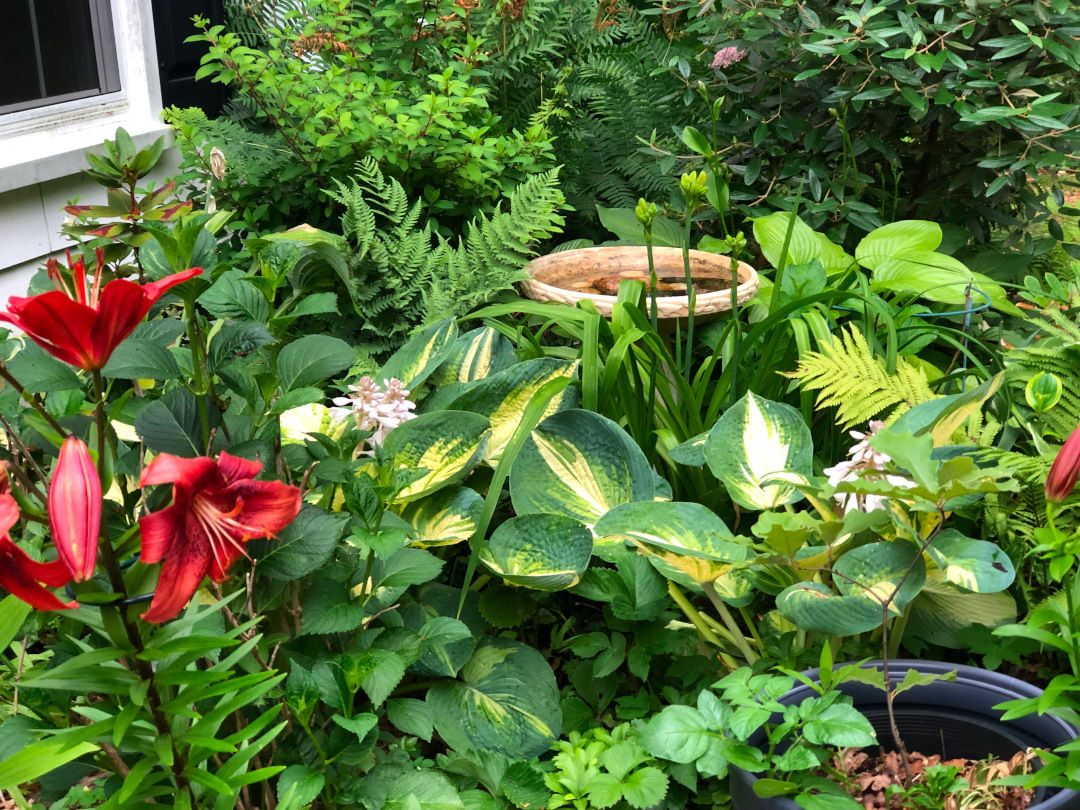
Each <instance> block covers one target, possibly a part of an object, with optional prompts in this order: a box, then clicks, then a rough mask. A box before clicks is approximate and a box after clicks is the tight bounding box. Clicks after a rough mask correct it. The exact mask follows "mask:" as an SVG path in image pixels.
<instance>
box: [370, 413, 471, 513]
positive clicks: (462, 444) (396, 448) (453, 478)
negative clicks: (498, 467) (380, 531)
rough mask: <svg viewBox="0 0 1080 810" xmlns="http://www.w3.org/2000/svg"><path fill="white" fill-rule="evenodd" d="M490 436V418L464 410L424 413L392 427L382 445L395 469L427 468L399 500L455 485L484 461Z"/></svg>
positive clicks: (406, 499)
mask: <svg viewBox="0 0 1080 810" xmlns="http://www.w3.org/2000/svg"><path fill="white" fill-rule="evenodd" d="M489 435H490V427H489V425H488V420H487V419H485V418H484V417H483V416H480V415H479V414H475V413H467V412H465V411H434V412H432V413H425V414H421V415H420V416H418V417H416V418H415V419H410V420H409V421H408V422H405V423H403V424H401V425H399V426H398V427H396V428H394V429H393V430H391V431H390V432H389V433H388V434H387V436H386V442H385V443H384V445H383V448H384V449H385V450H386V452H387V453H389V454H390V455H391V456H393V457H394V464H395V466H396V468H397V469H412V470H419V469H423V470H427V473H426V474H425V475H424V476H423V477H422V478H420V479H418V480H416V481H414V482H413V483H411V484H409V486H407V487H406V488H405V489H404V490H402V491H401V494H400V495H399V497H398V500H399V501H404V502H407V501H412V500H416V499H417V498H419V497H420V496H422V495H427V494H429V493H432V492H435V491H436V490H439V489H442V488H443V487H446V486H449V485H450V484H456V483H457V482H458V481H460V480H461V479H462V478H464V477H465V476H466V475H468V474H469V473H470V472H471V471H472V470H473V468H475V467H476V465H478V464H479V463H480V462H481V461H482V460H483V458H484V451H485V449H486V448H487V442H488V436H489Z"/></svg>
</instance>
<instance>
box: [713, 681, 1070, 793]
mask: <svg viewBox="0 0 1080 810" xmlns="http://www.w3.org/2000/svg"><path fill="white" fill-rule="evenodd" d="M867 666H874V665H873V664H868V665H867ZM877 666H878V668H879V669H880V664H878V665H877ZM889 669H890V672H892V673H893V676H894V677H897V676H898V677H900V678H902V677H903V675H904V673H905V672H907V671H908V670H909V669H915V670H918V671H919V672H924V673H927V674H938V675H941V674H944V673H946V672H953V671H955V672H956V681H955V682H950V681H935V682H934V683H931V684H929V685H927V686H919V687H917V688H915V689H910V690H908V691H906V692H903V693H901V694H900V695H898V696H897V697H896V700H895V703H894V706H895V709H896V720H897V726H898V727H899V729H900V735H901V737H903V739H904V744H905V745H906V746H907V748H908V750H909V751H919V752H920V753H923V754H926V755H928V756H929V755H932V754H942V755H944V756H947V757H949V758H967V759H983V758H985V757H988V756H997V757H1002V758H1005V759H1007V758H1009V757H1011V756H1012V755H1013V754H1015V753H1016V752H1017V751H1019V750H1023V749H1026V748H1047V749H1052V748H1054V747H1056V746H1058V745H1061V744H1062V743H1065V742H1069V741H1070V740H1073V739H1075V738H1076V736H1077V731H1076V729H1074V728H1073V727H1072V726H1070V725H1069V724H1068V723H1066V722H1065V721H1064V720H1060V719H1058V718H1056V717H1051V716H1049V715H1042V716H1040V715H1029V716H1027V717H1021V718H1019V719H1017V720H1010V721H1009V722H1007V723H1006V722H1002V720H1001V719H1000V717H1001V714H1002V713H1001V712H999V711H995V710H994V706H997V705H998V704H999V703H1004V702H1005V701H1006V700H1015V699H1017V698H1031V697H1038V696H1039V695H1041V694H1042V690H1041V689H1039V688H1037V687H1035V686H1032V685H1031V684H1027V683H1024V682H1023V681H1018V680H1016V679H1015V678H1010V677H1008V676H1007V675H1001V674H998V673H996V672H987V671H986V670H983V669H977V668H975V667H965V666H956V665H953V664H943V663H940V662H937V661H894V662H890V664H889ZM806 674H807V675H808V676H809V677H811V678H814V679H816V678H817V670H812V671H810V672H808V673H806ZM839 689H840V691H842V692H843V693H844V694H846V695H851V697H852V699H853V701H854V703H855V707H856V708H857V709H859V711H861V712H862V713H863V714H865V715H866V717H867V719H869V720H870V722H871V723H872V724H873V725H874V728H875V730H876V731H877V736H878V739H879V740H880V741H881V743H882V745H883V747H885V748H886V749H889V748H891V747H892V746H891V745H890V740H891V734H890V732H889V723H888V715H887V714H886V711H885V695H884V693H883V692H882V691H881V690H879V689H875V688H873V687H872V686H867V685H866V684H860V683H845V684H843V685H841V686H840V687H839ZM813 694H815V693H814V692H813V691H812V690H811V689H810V687H808V686H806V685H804V684H797V685H796V687H795V688H794V689H792V690H791V691H790V692H788V693H787V694H786V695H784V696H783V697H782V698H780V702H781V703H783V704H784V705H790V704H795V703H801V702H802V701H803V700H805V699H806V698H808V697H811V696H812V695H813ZM750 741H751V742H753V743H755V744H756V743H757V742H759V740H757V739H754V738H751V740H750ZM757 778H758V777H757V776H756V775H755V774H752V773H748V772H747V771H744V770H741V769H739V768H732V770H731V802H732V806H733V808H734V810H800V808H799V805H797V804H796V803H795V802H794V801H793V800H792V799H788V798H785V797H775V798H768V799H762V798H759V797H758V796H757V795H756V794H755V793H754V782H756V781H757ZM1028 810H1080V793H1078V792H1077V791H1075V790H1053V789H1046V790H1040V791H1039V793H1037V794H1036V796H1035V801H1034V803H1032V804H1031V805H1029V806H1028Z"/></svg>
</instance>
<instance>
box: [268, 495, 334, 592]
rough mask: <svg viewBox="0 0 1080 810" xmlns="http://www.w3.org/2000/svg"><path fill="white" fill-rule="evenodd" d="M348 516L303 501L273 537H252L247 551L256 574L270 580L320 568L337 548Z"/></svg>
mask: <svg viewBox="0 0 1080 810" xmlns="http://www.w3.org/2000/svg"><path fill="white" fill-rule="evenodd" d="M348 522H349V516H348V515H346V514H343V513H341V512H327V511H326V510H324V509H320V508H318V507H317V506H312V505H310V504H304V505H303V506H302V507H301V508H300V514H298V515H297V516H296V517H295V518H294V519H293V522H292V523H290V524H289V525H288V526H286V527H285V528H284V529H282V530H281V531H280V532H278V536H277V539H272V540H252V541H251V542H250V543H249V544H248V552H249V553H250V554H251V556H252V558H253V559H254V560H255V561H256V569H255V570H256V571H257V573H259V574H261V575H263V576H267V577H269V578H270V579H275V580H285V581H291V580H295V579H300V578H301V577H303V576H306V575H307V574H310V573H311V572H312V571H314V570H316V569H317V568H319V567H321V566H322V565H323V563H325V562H326V561H327V560H328V559H330V556H331V555H332V554H333V553H334V549H336V548H337V544H338V540H339V539H340V538H341V535H342V533H344V531H345V527H346V525H348Z"/></svg>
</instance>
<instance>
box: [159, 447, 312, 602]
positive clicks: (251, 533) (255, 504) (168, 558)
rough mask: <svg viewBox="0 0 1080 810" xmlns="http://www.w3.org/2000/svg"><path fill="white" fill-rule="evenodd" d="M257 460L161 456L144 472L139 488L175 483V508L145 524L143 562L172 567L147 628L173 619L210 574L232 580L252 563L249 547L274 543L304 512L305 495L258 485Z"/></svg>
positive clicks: (270, 483) (162, 581)
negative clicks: (247, 560)
mask: <svg viewBox="0 0 1080 810" xmlns="http://www.w3.org/2000/svg"><path fill="white" fill-rule="evenodd" d="M260 470H262V465H261V464H259V462H257V461H246V460H245V459H242V458H237V457H235V456H230V455H229V454H228V453H222V454H221V455H220V456H218V459H217V461H214V459H212V458H205V457H200V458H178V457H177V456H170V455H168V454H167V453H162V454H161V455H160V456H158V457H157V458H155V459H154V460H153V461H152V462H150V464H148V465H147V466H146V469H144V470H143V473H142V479H141V480H140V481H139V485H140V486H143V487H146V486H150V485H152V484H172V485H173V503H172V506H168V507H166V508H164V509H162V510H160V511H158V512H154V513H152V514H150V515H147V516H146V517H144V518H142V519H141V520H140V521H139V528H140V529H141V531H142V557H141V559H142V562H144V563H156V562H161V560H162V559H164V560H165V564H164V565H163V566H162V567H161V575H160V576H159V577H158V585H157V590H156V591H155V593H154V598H153V600H152V601H151V602H150V609H149V610H148V611H147V612H146V613H144V614H143V618H144V619H145V620H146V621H148V622H163V621H166V620H167V619H171V618H172V617H173V616H175V615H176V614H177V613H179V612H180V610H181V609H182V608H183V607H184V606H185V605H186V604H187V603H188V601H189V600H190V599H191V597H192V596H193V595H194V594H195V591H196V590H197V589H198V587H199V583H201V582H202V580H203V577H205V576H206V575H207V574H210V578H211V579H213V580H214V581H215V582H221V581H222V580H223V579H225V578H226V577H228V571H229V568H230V566H232V564H233V563H234V562H236V561H237V560H238V559H239V558H240V557H241V556H246V554H245V552H244V543H246V542H247V541H248V540H251V539H253V538H256V537H271V536H272V535H273V534H274V533H275V532H278V531H280V530H281V529H283V528H285V527H286V526H288V525H289V524H290V523H292V520H293V518H294V517H296V513H297V512H299V511H300V490H299V489H298V488H297V487H293V486H288V485H286V484H283V483H281V482H280V481H255V480H253V479H254V478H255V476H256V475H258V474H259V472H260Z"/></svg>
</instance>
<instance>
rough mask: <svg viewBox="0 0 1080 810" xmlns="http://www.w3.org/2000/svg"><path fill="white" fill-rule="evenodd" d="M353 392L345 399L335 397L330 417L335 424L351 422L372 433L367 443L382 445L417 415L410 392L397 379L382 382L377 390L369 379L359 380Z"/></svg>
mask: <svg viewBox="0 0 1080 810" xmlns="http://www.w3.org/2000/svg"><path fill="white" fill-rule="evenodd" d="M349 390H350V391H351V392H352V393H351V394H349V395H348V396H345V397H335V398H334V405H336V406H337V407H335V408H331V409H330V414H331V416H332V417H333V418H334V419H335V420H342V419H348V418H352V419H354V420H355V421H356V427H357V428H358V429H360V430H373V431H375V432H374V433H373V434H372V436H371V438H370V439H369V440H368V441H371V442H374V443H375V444H379V445H381V444H382V443H383V441H384V440H385V439H386V434H387V433H389V432H390V431H391V430H393V429H394V428H396V427H397V426H398V425H400V424H401V423H402V422H407V421H408V420H410V419H412V418H413V417H414V416H416V414H414V413H412V411H413V410H414V409H415V408H416V403H415V402H411V401H410V400H409V393H410V392H409V391H406V390H405V385H404V383H402V382H401V380H398V379H392V380H383V384H382V386H381V387H380V386H379V384H378V383H376V382H375V381H374V380H373V379H371V377H367V376H365V377H361V378H360V381H359V382H358V383H357V384H356V385H350V386H349Z"/></svg>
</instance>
